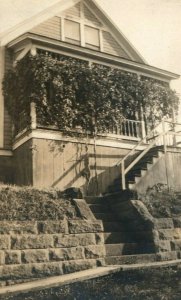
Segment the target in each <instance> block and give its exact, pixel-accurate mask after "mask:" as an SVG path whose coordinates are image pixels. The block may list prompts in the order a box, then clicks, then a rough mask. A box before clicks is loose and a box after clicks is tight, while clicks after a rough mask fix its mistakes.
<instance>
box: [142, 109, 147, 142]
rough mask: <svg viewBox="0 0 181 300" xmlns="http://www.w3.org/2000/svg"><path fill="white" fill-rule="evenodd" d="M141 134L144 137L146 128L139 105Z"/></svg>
mask: <svg viewBox="0 0 181 300" xmlns="http://www.w3.org/2000/svg"><path fill="white" fill-rule="evenodd" d="M141 135H142V138H144V137H145V136H146V128H145V121H144V115H143V107H142V105H141Z"/></svg>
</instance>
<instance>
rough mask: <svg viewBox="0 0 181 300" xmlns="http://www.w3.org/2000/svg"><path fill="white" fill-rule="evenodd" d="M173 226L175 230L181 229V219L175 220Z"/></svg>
mask: <svg viewBox="0 0 181 300" xmlns="http://www.w3.org/2000/svg"><path fill="white" fill-rule="evenodd" d="M173 224H174V227H175V228H181V217H177V218H173Z"/></svg>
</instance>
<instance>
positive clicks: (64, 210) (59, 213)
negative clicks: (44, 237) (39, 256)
mask: <svg viewBox="0 0 181 300" xmlns="http://www.w3.org/2000/svg"><path fill="white" fill-rule="evenodd" d="M64 217H67V218H77V213H76V209H75V207H74V206H73V205H72V203H71V201H69V200H67V199H64V197H63V194H62V193H61V192H60V191H58V190H55V189H50V190H39V189H35V188H31V187H16V186H1V187H0V221H5V220H6V221H7V220H9V221H24V220H39V221H43V220H60V219H63V218H64Z"/></svg>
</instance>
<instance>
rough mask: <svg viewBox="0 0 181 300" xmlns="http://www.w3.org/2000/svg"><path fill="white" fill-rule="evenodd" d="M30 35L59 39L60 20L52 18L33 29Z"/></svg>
mask: <svg viewBox="0 0 181 300" xmlns="http://www.w3.org/2000/svg"><path fill="white" fill-rule="evenodd" d="M30 32H31V33H35V34H38V35H43V36H46V37H49V38H52V39H56V40H60V39H61V19H60V18H59V17H53V18H51V19H49V20H47V21H45V22H43V23H41V24H40V25H38V26H36V27H34V28H33V29H32V30H31V31H30Z"/></svg>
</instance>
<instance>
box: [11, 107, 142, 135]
mask: <svg viewBox="0 0 181 300" xmlns="http://www.w3.org/2000/svg"><path fill="white" fill-rule="evenodd" d="M27 128H31V129H37V128H44V129H52V130H58V128H57V127H56V126H44V125H42V124H38V122H37V111H36V104H35V103H34V102H31V104H30V114H29V116H28V115H27V113H26V112H24V111H23V112H22V113H21V114H20V116H19V121H18V127H17V128H16V131H15V135H19V134H21V132H23V131H24V130H26V129H27ZM77 131H78V132H79V131H80V132H81V133H82V130H81V128H79V129H76V128H75V132H77ZM144 132H145V124H144V121H137V120H129V119H121V120H120V122H119V123H118V124H116V125H115V124H113V125H111V126H109V128H108V129H107V131H106V132H98V135H99V134H100V135H101V134H114V135H118V136H124V137H127V138H130V139H131V138H134V139H136V140H140V139H142V138H143V136H144Z"/></svg>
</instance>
